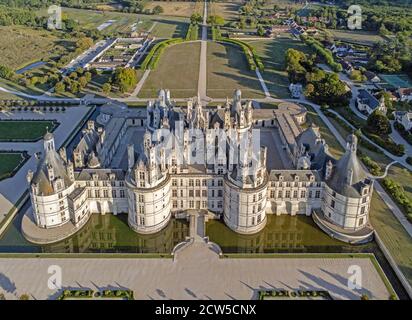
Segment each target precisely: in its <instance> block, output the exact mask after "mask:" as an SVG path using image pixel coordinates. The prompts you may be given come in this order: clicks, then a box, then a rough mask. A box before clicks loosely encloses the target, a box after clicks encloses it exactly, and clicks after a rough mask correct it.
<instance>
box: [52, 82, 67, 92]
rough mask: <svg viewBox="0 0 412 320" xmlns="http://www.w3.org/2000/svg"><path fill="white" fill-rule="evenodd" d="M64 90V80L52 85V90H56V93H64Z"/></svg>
mask: <svg viewBox="0 0 412 320" xmlns="http://www.w3.org/2000/svg"><path fill="white" fill-rule="evenodd" d="M65 90H66V86H65V85H64V82H62V81H59V82H57V83H56V86H55V87H54V91H56V93H64V91H65Z"/></svg>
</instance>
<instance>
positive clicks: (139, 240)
mask: <svg viewBox="0 0 412 320" xmlns="http://www.w3.org/2000/svg"><path fill="white" fill-rule="evenodd" d="M16 220H17V219H16ZM13 229H14V230H13ZM16 231H17V230H16V226H13V227H12V229H10V230H7V233H6V235H5V237H4V238H3V239H2V240H1V241H0V252H48V253H50V252H51V253H85V252H96V253H97V252H124V253H170V252H171V251H172V249H173V247H174V246H175V245H176V244H177V243H179V242H181V241H183V240H184V239H185V237H186V236H187V235H188V234H189V227H188V223H187V222H185V221H182V220H175V219H172V220H171V222H170V223H169V224H168V226H167V227H166V228H165V229H163V230H162V231H160V232H158V233H156V234H152V235H139V234H137V233H135V232H134V231H132V230H131V229H130V228H129V226H128V225H127V215H125V214H122V215H118V216H114V215H111V214H107V215H104V216H102V215H98V214H94V215H92V216H91V218H90V220H89V222H88V223H87V224H86V225H85V226H84V227H83V228H82V229H81V230H80V231H79V232H78V233H76V234H75V235H73V236H72V237H70V238H68V239H66V240H64V241H61V242H58V243H55V244H50V245H43V246H39V245H34V244H31V243H29V242H27V241H26V240H24V238H23V237H22V236H21V234H19V232H16Z"/></svg>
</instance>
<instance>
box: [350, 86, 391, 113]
mask: <svg viewBox="0 0 412 320" xmlns="http://www.w3.org/2000/svg"><path fill="white" fill-rule="evenodd" d="M356 106H357V108H358V109H359V111H362V112H365V113H367V114H368V115H370V114H372V113H373V112H374V111H375V110H379V111H381V112H382V113H384V114H386V112H387V108H386V106H385V98H384V97H383V96H382V97H381V98H380V100H378V99H377V98H376V97H375V96H374V95H373V94H371V93H370V92H369V91H368V90H365V89H360V90H359V94H358V96H357V97H356Z"/></svg>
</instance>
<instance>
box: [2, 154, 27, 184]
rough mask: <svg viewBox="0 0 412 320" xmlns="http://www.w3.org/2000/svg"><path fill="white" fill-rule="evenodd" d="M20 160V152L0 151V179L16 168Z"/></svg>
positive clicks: (21, 159)
mask: <svg viewBox="0 0 412 320" xmlns="http://www.w3.org/2000/svg"><path fill="white" fill-rule="evenodd" d="M22 161H24V157H23V154H22V153H19V152H16V153H0V180H1V179H3V178H4V177H5V176H7V175H8V174H9V173H11V172H12V171H13V170H14V169H15V168H17V167H18V166H19V164H20V163H21V162H22Z"/></svg>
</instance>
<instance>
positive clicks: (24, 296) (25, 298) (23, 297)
mask: <svg viewBox="0 0 412 320" xmlns="http://www.w3.org/2000/svg"><path fill="white" fill-rule="evenodd" d="M29 299H30V297H29V295H28V294H26V293H23V294H22V295H21V296H20V300H29Z"/></svg>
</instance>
